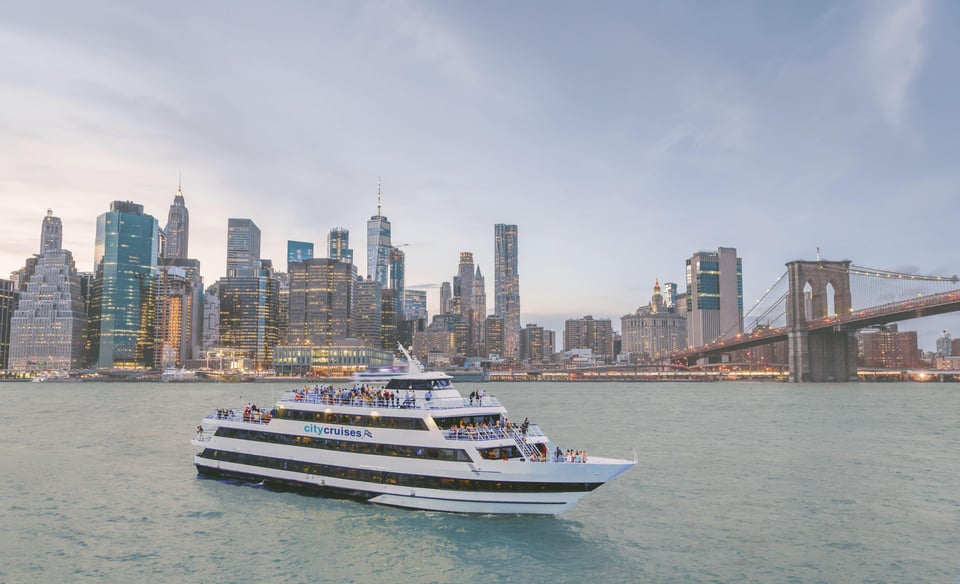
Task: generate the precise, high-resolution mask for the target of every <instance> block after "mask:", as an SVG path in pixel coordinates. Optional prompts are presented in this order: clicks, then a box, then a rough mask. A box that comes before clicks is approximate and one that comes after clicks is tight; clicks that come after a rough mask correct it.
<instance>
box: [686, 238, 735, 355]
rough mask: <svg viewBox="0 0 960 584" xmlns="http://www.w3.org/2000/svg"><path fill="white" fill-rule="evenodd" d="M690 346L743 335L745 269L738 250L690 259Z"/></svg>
mask: <svg viewBox="0 0 960 584" xmlns="http://www.w3.org/2000/svg"><path fill="white" fill-rule="evenodd" d="M686 272H687V298H686V303H687V344H688V346H690V347H699V346H701V345H704V344H706V343H712V342H714V341H719V340H723V339H731V338H734V337H736V336H737V334H739V333H742V332H743V268H742V264H741V260H740V258H738V257H737V250H736V248H732V247H721V248H718V249H717V251H715V252H713V251H700V252H697V253H695V254H693V257H691V258H690V259H689V260H687V269H686Z"/></svg>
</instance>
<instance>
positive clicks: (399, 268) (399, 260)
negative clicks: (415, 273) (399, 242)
mask: <svg viewBox="0 0 960 584" xmlns="http://www.w3.org/2000/svg"><path fill="white" fill-rule="evenodd" d="M404 263H405V256H404V253H403V250H402V249H400V248H396V247H391V248H390V289H391V290H395V291H396V294H395V297H396V300H397V306H396V307H395V309H394V313H396V315H397V319H398V320H400V319H402V317H403V293H404V282H403V279H404V277H403V272H404Z"/></svg>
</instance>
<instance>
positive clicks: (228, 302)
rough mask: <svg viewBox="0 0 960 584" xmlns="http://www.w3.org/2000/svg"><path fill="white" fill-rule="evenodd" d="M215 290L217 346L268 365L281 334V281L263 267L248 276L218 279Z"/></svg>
mask: <svg viewBox="0 0 960 584" xmlns="http://www.w3.org/2000/svg"><path fill="white" fill-rule="evenodd" d="M217 293H218V296H219V303H220V322H219V333H220V346H221V347H226V348H230V349H237V350H238V351H240V352H241V354H243V355H244V356H245V357H249V358H250V359H252V360H253V365H254V367H256V368H265V367H270V366H271V365H272V361H273V349H274V347H276V346H277V344H278V342H279V334H280V332H279V312H280V282H279V281H278V280H277V279H276V278H274V277H273V276H272V274H271V270H269V269H262V270H258V273H257V275H255V276H253V277H249V278H224V279H221V280H220V281H219V283H218V285H217Z"/></svg>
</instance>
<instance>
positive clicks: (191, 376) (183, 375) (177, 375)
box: [160, 367, 198, 381]
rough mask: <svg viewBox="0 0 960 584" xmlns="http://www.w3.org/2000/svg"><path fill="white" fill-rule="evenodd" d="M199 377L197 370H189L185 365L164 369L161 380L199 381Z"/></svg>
mask: <svg viewBox="0 0 960 584" xmlns="http://www.w3.org/2000/svg"><path fill="white" fill-rule="evenodd" d="M197 379H198V377H197V372H196V371H189V370H187V369H186V368H185V367H181V368H180V369H176V368H171V369H164V370H163V373H161V374H160V381H197Z"/></svg>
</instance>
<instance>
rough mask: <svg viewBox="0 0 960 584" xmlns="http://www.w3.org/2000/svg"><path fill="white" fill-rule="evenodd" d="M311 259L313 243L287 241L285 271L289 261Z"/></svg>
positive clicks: (288, 268) (288, 269)
mask: <svg viewBox="0 0 960 584" xmlns="http://www.w3.org/2000/svg"><path fill="white" fill-rule="evenodd" d="M310 259H313V244H312V243H309V242H306V241H287V271H288V272H289V271H290V263H291V262H302V261H303V260H310Z"/></svg>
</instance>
